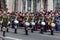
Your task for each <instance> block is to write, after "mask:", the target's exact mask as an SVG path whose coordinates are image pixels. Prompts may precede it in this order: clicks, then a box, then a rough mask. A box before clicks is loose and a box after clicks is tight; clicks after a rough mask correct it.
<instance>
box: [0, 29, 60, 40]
mask: <svg viewBox="0 0 60 40" xmlns="http://www.w3.org/2000/svg"><path fill="white" fill-rule="evenodd" d="M9 30H10V32H9V33H7V32H6V36H5V37H3V36H2V32H1V31H0V37H2V38H3V39H4V40H60V32H54V35H50V32H44V34H40V33H39V31H34V33H31V32H30V30H29V35H25V31H24V29H18V33H17V34H14V29H9Z"/></svg>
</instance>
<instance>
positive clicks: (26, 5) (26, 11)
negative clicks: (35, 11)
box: [25, 0, 28, 12]
mask: <svg viewBox="0 0 60 40" xmlns="http://www.w3.org/2000/svg"><path fill="white" fill-rule="evenodd" d="M27 3H28V2H27V0H26V5H25V12H27V7H28V6H27Z"/></svg>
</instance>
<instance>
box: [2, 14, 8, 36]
mask: <svg viewBox="0 0 60 40" xmlns="http://www.w3.org/2000/svg"><path fill="white" fill-rule="evenodd" d="M2 20H3V36H5V32H6V28H7V23H8V16H7V14H3V15H2Z"/></svg>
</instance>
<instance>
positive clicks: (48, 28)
mask: <svg viewBox="0 0 60 40" xmlns="http://www.w3.org/2000/svg"><path fill="white" fill-rule="evenodd" d="M50 24H51V19H50V17H49V15H47V16H46V27H47V31H50V30H51V27H50Z"/></svg>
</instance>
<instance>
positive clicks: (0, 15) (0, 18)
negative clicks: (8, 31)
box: [0, 11, 3, 31]
mask: <svg viewBox="0 0 60 40" xmlns="http://www.w3.org/2000/svg"><path fill="white" fill-rule="evenodd" d="M0 25H1V31H2V28H3V27H2V12H1V11H0Z"/></svg>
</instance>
